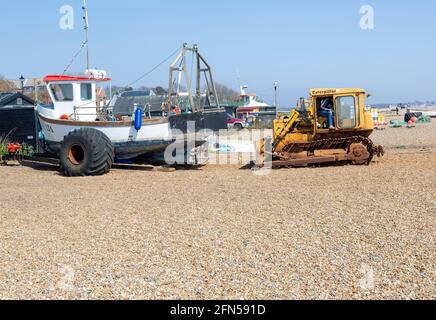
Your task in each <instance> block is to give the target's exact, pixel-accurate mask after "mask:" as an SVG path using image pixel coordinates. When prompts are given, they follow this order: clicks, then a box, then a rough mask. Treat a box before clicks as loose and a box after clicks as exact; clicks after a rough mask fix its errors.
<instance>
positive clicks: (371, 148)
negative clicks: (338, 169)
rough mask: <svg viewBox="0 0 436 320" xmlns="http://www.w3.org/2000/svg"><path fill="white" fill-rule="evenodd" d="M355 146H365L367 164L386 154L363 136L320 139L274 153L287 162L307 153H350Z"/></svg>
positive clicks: (293, 145) (290, 145) (296, 144)
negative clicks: (291, 158)
mask: <svg viewBox="0 0 436 320" xmlns="http://www.w3.org/2000/svg"><path fill="white" fill-rule="evenodd" d="M353 144H363V145H364V146H366V148H367V150H368V152H369V157H368V159H367V160H366V163H367V164H369V163H371V161H372V160H373V159H374V157H375V156H378V157H381V156H383V155H384V154H385V152H384V150H383V147H381V146H376V145H375V144H374V142H373V141H372V140H371V139H369V138H367V137H362V136H353V137H346V138H329V139H320V140H316V141H313V142H309V143H293V144H289V145H288V146H286V147H285V148H284V149H283V152H280V153H275V152H273V156H275V157H277V158H280V159H282V160H286V159H289V155H290V154H295V153H299V152H306V151H307V152H308V153H311V154H313V153H315V151H322V150H332V149H343V150H346V151H347V152H348V151H349V149H350V147H351V145H353Z"/></svg>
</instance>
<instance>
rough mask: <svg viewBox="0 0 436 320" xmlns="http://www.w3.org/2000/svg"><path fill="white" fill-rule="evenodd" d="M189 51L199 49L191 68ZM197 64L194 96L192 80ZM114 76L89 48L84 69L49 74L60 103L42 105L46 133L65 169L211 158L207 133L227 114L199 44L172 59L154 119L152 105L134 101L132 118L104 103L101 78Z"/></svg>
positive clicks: (76, 172) (95, 170)
mask: <svg viewBox="0 0 436 320" xmlns="http://www.w3.org/2000/svg"><path fill="white" fill-rule="evenodd" d="M83 9H84V21H85V31H86V40H85V42H84V45H82V48H83V47H86V48H87V47H88V46H87V43H88V36H87V32H88V21H87V19H88V14H87V11H86V2H85V3H84V7H83ZM188 55H189V56H191V55H192V60H191V59H190V60H189V61H192V66H191V68H192V69H191V70H188V62H187V57H188ZM189 58H191V57H189ZM194 63H195V66H196V83H195V85H196V87H195V94H193V93H192V85H193V82H192V81H191V79H190V74H193V69H194ZM70 65H71V64H70ZM67 69H68V67H67ZM67 69H66V70H67ZM203 76H204V79H205V82H206V85H204V84H202V81H201V79H203ZM111 80H112V79H111V78H109V77H108V75H107V73H106V72H105V71H102V70H95V69H90V68H89V53H87V70H86V72H85V73H84V74H82V75H77V76H70V75H65V71H64V73H63V74H60V75H48V76H46V77H45V78H44V81H45V83H46V85H47V90H48V93H49V95H50V97H51V100H52V102H53V103H52V104H51V105H42V104H41V105H38V106H37V107H36V115H37V118H38V120H39V125H40V129H41V130H40V139H41V140H42V141H43V144H44V145H45V151H46V152H47V153H48V154H50V155H52V156H56V157H59V160H60V164H61V170H62V171H63V172H64V173H65V174H66V175H68V176H87V175H100V174H105V173H107V172H109V170H110V169H111V167H112V165H113V164H114V163H115V162H117V161H118V162H126V161H130V162H144V161H152V162H159V163H165V164H168V165H174V164H177V165H193V166H196V165H204V164H206V162H207V155H206V154H205V153H206V151H207V148H206V144H207V139H208V137H209V135H211V134H213V132H214V131H219V130H221V129H226V128H227V117H226V113H225V111H224V110H223V109H221V107H220V105H219V102H218V98H217V92H216V88H215V84H214V81H213V76H212V71H211V68H210V66H209V64H208V63H207V62H206V60H205V59H204V58H203V56H202V55H201V54H200V52H199V49H198V46H197V45H194V46H192V47H189V46H188V45H187V44H183V46H182V48H181V50H180V52H179V54H178V56H177V58H176V59H175V61H174V62H173V63H172V64H171V66H170V80H169V89H168V95H167V99H166V101H165V102H164V103H162V113H161V115H160V116H158V117H147V116H146V113H144V108H145V106H134V112H133V114H132V115H127V116H126V115H118V114H115V113H114V111H113V110H112V109H111V107H110V106H109V105H108V106H104V107H100V106H99V104H98V103H97V100H98V99H97V97H96V92H97V90H96V89H97V84H100V83H105V82H108V81H111ZM183 80H184V82H183V85H182V81H183ZM182 88H183V90H182ZM202 88H206V90H205V91H202ZM182 98H183V99H184V100H185V101H186V99H187V100H188V104H187V105H185V108H184V110H183V111H182V110H181V109H180V108H179V105H180V100H181V99H182ZM211 106H212V107H211Z"/></svg>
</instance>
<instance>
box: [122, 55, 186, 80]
mask: <svg viewBox="0 0 436 320" xmlns="http://www.w3.org/2000/svg"><path fill="white" fill-rule="evenodd" d="M180 49H181V47H178V48H177V50H175V51H174V52H173V53H171V55H170V56H168V58H166V59H165V60H164V61H162V62H161V63H159V64H158V65H157V66H155V67H154V68H153V69H151V70H150V71H148V72H147V73H145V74H144V75H143V76H141V77H139V78H138V79H136V80H135V81H133V82H132V83H130V84H128V85H127V86H126V87H131V86H133V85H134V84H135V83H137V82H138V81H141V80H142V79H144V78H145V77H147V76H148V75H150V74H151V73H153V72H154V71H155V70H156V69H158V68H159V67H160V66H161V65H163V64H164V63H166V62H167V61H168V60H170V59H171V58H172V57H173V56H174V55H175V54H176V53H178V52H179V51H180Z"/></svg>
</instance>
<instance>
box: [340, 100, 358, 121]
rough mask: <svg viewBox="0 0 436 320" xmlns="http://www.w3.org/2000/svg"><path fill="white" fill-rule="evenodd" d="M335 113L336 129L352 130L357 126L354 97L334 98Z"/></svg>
mask: <svg viewBox="0 0 436 320" xmlns="http://www.w3.org/2000/svg"><path fill="white" fill-rule="evenodd" d="M336 113H337V119H338V127H339V128H342V129H353V128H356V126H357V117H356V115H357V112H356V100H355V98H354V96H344V97H337V98H336Z"/></svg>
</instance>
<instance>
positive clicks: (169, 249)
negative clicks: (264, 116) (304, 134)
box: [0, 125, 436, 299]
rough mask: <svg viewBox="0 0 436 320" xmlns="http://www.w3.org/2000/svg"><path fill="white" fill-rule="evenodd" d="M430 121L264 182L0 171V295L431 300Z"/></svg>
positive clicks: (434, 158) (434, 280) (227, 176)
mask: <svg viewBox="0 0 436 320" xmlns="http://www.w3.org/2000/svg"><path fill="white" fill-rule="evenodd" d="M435 128H436V126H435V125H428V126H420V127H419V128H416V129H396V130H393V129H392V130H387V131H381V132H377V133H376V134H375V136H374V138H375V140H376V141H377V142H379V143H384V144H385V145H386V146H387V148H388V149H389V153H388V155H387V156H386V157H385V158H383V159H382V160H378V161H377V162H375V163H373V164H372V165H371V166H361V167H359V166H336V167H326V168H313V169H310V168H307V169H284V170H279V171H274V172H272V173H271V174H269V175H267V176H256V175H254V174H253V173H252V172H250V171H247V170H238V168H236V167H215V166H210V167H207V168H204V169H202V170H198V171H177V172H173V173H164V172H148V171H125V170H114V171H112V172H111V174H109V175H107V176H103V177H90V178H77V179H69V178H64V177H62V176H60V175H59V174H58V173H57V171H56V169H55V168H54V169H53V168H52V167H48V166H34V167H0V177H1V181H2V183H1V185H0V203H1V204H2V205H1V209H0V256H1V259H0V299H15V298H18V299H22V298H24V299H70V298H74V299H100V298H102V299H119V298H122V299H160V298H164V299H191V298H195V299H435V298H436V267H435V261H436V254H435V249H436V248H435V230H436V219H435V213H436V170H435V168H436V153H435V151H436V149H434V148H433V147H432V145H434V143H435V141H436V139H435ZM421 137H422V140H421ZM416 141H419V144H420V146H419V148H418V147H417V143H416ZM398 146H405V149H404V148H403V147H402V148H400V149H398ZM424 147H425V148H424Z"/></svg>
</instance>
